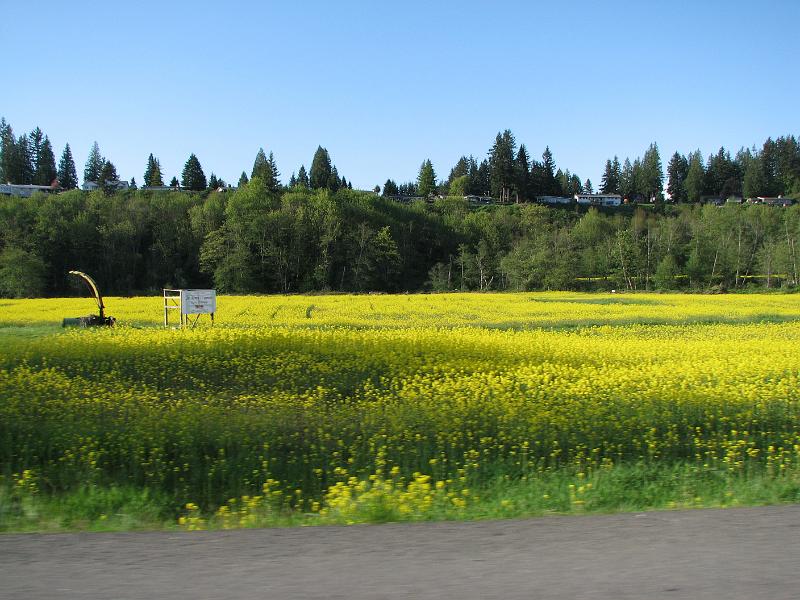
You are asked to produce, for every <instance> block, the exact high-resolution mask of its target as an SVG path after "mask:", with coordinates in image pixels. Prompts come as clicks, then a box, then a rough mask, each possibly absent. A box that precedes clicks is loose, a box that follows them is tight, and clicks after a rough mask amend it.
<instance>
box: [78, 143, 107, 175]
mask: <svg viewBox="0 0 800 600" xmlns="http://www.w3.org/2000/svg"><path fill="white" fill-rule="evenodd" d="M104 162H105V159H104V158H103V155H102V154H100V146H99V145H98V143H97V142H95V143H94V144H92V149H91V150H90V151H89V157H88V158H87V159H86V166H85V167H84V169H83V181H84V183H86V182H87V181H92V182H94V183H99V182H100V171H101V170H102V168H103V163H104Z"/></svg>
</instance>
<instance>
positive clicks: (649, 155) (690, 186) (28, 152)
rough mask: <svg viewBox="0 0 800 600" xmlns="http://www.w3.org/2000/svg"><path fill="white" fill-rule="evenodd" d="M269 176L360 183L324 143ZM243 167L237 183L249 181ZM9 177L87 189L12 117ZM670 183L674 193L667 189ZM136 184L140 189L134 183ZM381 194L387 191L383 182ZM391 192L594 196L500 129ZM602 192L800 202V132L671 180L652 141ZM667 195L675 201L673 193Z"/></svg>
mask: <svg viewBox="0 0 800 600" xmlns="http://www.w3.org/2000/svg"><path fill="white" fill-rule="evenodd" d="M254 176H258V177H260V178H261V179H262V180H263V181H264V182H265V184H266V185H267V187H268V188H269V189H270V190H273V191H275V192H280V191H281V190H285V189H295V188H309V189H314V190H316V189H328V190H330V191H332V192H336V191H337V190H339V189H340V188H348V189H352V187H353V186H352V183H350V182H348V181H347V180H346V179H345V177H344V176H343V175H340V174H339V171H338V169H337V168H336V165H334V164H332V161H331V157H330V154H329V153H328V150H327V149H325V148H323V147H322V146H319V147H318V148H317V150H316V152H315V153H314V156H313V159H312V161H311V167H310V170H309V171H306V168H305V165H301V166H300V168H299V169H298V170H297V172H296V173H295V172H293V173H292V174H291V177H290V178H289V181H288V184H287V185H283V184H282V183H281V181H280V172H279V171H278V167H277V164H276V161H275V157H274V154H273V153H272V152H270V153H269V155H267V154H266V153H265V152H264V149H263V148H260V149H259V150H258V153H257V154H256V158H255V161H254V164H253V168H252V170H251V174H250V177H254ZM250 177H248V175H247V172H246V171H242V174H241V176H240V177H239V180H238V182H237V185H243V184H246V183H247V182H248V180H249V179H250ZM83 179H84V182H95V183H98V184H99V185H100V187H103V188H104V189H105V191H106V192H107V193H109V192H113V191H114V190H115V189H116V186H113V185H109V184H110V183H113V182H116V181H117V180H118V174H117V170H116V167H115V166H114V164H113V163H112V162H111V160H109V159H107V158H106V157H104V156H103V155H102V154H101V152H100V147H99V145H98V143H97V142H95V143H94V144H93V146H92V148H91V150H90V151H89V156H88V158H87V161H86V166H85V168H84V171H83ZM143 179H144V185H145V186H146V187H164V186H165V183H164V182H165V179H164V175H163V172H162V169H161V163H160V161H159V159H158V158H157V157H155V156H154V155H153V154H152V153H151V154H150V155H149V156H148V158H147V162H146V167H145V170H144V178H143ZM0 181H2V182H9V183H19V184H36V185H43V186H49V185H51V184H54V183H57V184H58V187H59V188H61V189H62V190H70V189H74V188H76V187H78V177H77V171H76V167H75V161H74V159H73V156H72V150H71V148H70V146H69V144H66V146H65V147H64V150H63V152H62V154H61V159H60V161H59V163H58V166H56V162H55V155H54V153H53V148H52V144H51V142H50V139H49V138H48V136H47V135H45V134H44V133H43V132H42V130H41V129H40V128H39V127H36V128H35V129H34V130H33V131H31V132H30V133H28V134H22V135H20V136H18V137H15V135H14V132H13V129H12V127H11V125H10V124H9V123H7V122H6V120H5V118H3V119H0ZM665 182H666V187H665V185H664V184H665ZM225 186H227V184H226V182H225V181H224V180H222V179H221V178H219V177H217V176H216V175H215V174H214V173H213V172H212V173H211V176H210V177H208V178H206V175H205V173H204V171H203V167H202V166H201V164H200V161H199V159H198V158H197V156H196V155H195V154H194V153H192V154H191V155H190V156H189V158H188V159H187V161H186V163H185V164H184V167H183V171H182V173H181V179H180V180H178V178H177V177H173V178H172V179H171V181H170V183H169V187H173V188H182V189H185V190H191V191H203V190H213V189H218V188H220V187H225ZM130 187H132V188H134V189H135V188H136V187H137V185H136V179H135V177H133V178H131V180H130ZM374 191H375V192H376V193H378V192H380V191H381V187H380V186H375V188H374ZM382 191H383V195H384V196H407V197H416V196H420V197H424V198H430V197H432V196H441V197H444V196H465V195H479V196H491V197H493V198H496V199H500V200H505V201H506V202H509V201H514V202H526V201H532V200H534V199H535V198H536V197H538V196H568V197H571V196H574V195H575V194H580V193H594V192H595V186H594V185H593V184H592V182H591V180H590V179H588V178H587V179H585V180H582V179H581V177H579V176H578V175H577V174H576V173H573V172H570V170H569V169H568V168H564V169H562V168H561V167H558V166H557V165H556V162H555V159H554V157H553V154H552V152H551V151H550V147H549V146H546V147H545V149H544V151H543V152H542V155H541V160H536V159H535V158H532V157H531V156H530V153H529V152H528V149H527V148H526V146H525V144H520V145H519V146H517V142H516V139H515V137H514V134H513V133H512V132H511V131H510V130H505V131H503V132H498V134H497V136H496V137H495V140H494V143H493V144H492V146H491V148H490V149H489V151H488V153H487V157H486V158H485V159H483V160H481V161H480V162H479V161H478V159H477V158H475V157H474V156H471V155H470V156H466V155H465V156H462V157H461V158H459V159H458V161H457V162H456V164H455V165H454V166H453V167H452V168H451V169H450V172H449V174H448V176H447V178H446V179H440V178H437V174H436V171H435V169H434V166H433V164H432V162H431V161H430V159H425V160H424V161H423V162H422V164H421V166H420V168H419V172H418V176H417V179H416V180H415V181H409V182H405V183H401V184H399V185H398V184H397V183H396V182H395V181H394V180H393V179H391V178H390V179H387V180H386V182H385V183H384V184H383V188H382ZM597 191H599V192H601V193H604V194H619V195H621V196H623V197H624V198H627V199H629V200H630V201H632V202H636V201H645V202H660V201H663V200H664V199H665V198H668V199H670V200H671V201H672V202H676V203H677V202H699V201H701V200H703V199H704V198H720V199H725V198H728V197H730V196H738V197H757V196H769V197H775V196H800V143H798V141H797V139H796V138H795V136H793V135H789V136H781V137H779V138H777V139H776V140H773V139H772V138H767V140H766V141H765V142H764V143H763V145H762V146H761V148H756V147H753V148H740V149H739V150H738V151H737V152H736V153H735V154H731V152H730V151H729V150H726V149H725V148H724V147H721V148H720V149H719V151H718V152H717V153H716V154H711V155H710V156H708V157H707V159H706V158H704V157H703V155H702V153H701V152H700V150H695V151H693V152H689V153H688V154H681V153H680V152H677V151H676V152H675V153H674V154H673V155H672V156H671V158H670V160H669V163H668V164H667V168H666V176H665V173H664V169H663V166H662V161H661V156H660V152H659V149H658V145H657V144H656V143H652V144H650V146H649V147H648V148H647V149H646V150H645V152H644V154H643V156H642V157H641V158H640V157H635V158H634V159H633V161H631V159H630V158H625V160H624V161H622V162H620V159H619V157H617V156H614V157H613V158H609V159H608V160H606V163H605V167H604V169H603V175H602V179H601V181H600V184H599V186H597ZM665 192H666V195H665Z"/></svg>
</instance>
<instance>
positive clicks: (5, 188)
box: [0, 183, 58, 198]
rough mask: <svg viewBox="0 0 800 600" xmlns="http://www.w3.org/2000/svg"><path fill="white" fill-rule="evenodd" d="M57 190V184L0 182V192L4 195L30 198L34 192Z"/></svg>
mask: <svg viewBox="0 0 800 600" xmlns="http://www.w3.org/2000/svg"><path fill="white" fill-rule="evenodd" d="M57 190H58V185H22V184H17V183H0V194H3V195H4V196H18V197H20V198H30V197H31V196H33V194H34V193H35V192H45V193H52V192H55V191H57Z"/></svg>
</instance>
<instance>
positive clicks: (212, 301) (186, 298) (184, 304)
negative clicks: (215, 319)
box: [181, 290, 217, 315]
mask: <svg viewBox="0 0 800 600" xmlns="http://www.w3.org/2000/svg"><path fill="white" fill-rule="evenodd" d="M181 296H182V298H181V313H183V314H184V315H200V314H208V313H215V312H217V291H216V290H182V291H181Z"/></svg>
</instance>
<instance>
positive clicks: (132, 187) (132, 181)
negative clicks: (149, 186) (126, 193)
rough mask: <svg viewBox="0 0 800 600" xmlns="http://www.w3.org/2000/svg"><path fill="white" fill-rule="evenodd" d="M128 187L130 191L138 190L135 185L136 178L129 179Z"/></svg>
mask: <svg viewBox="0 0 800 600" xmlns="http://www.w3.org/2000/svg"><path fill="white" fill-rule="evenodd" d="M130 187H131V189H132V190H135V189H138V187H139V186H137V185H136V177H131V183H130Z"/></svg>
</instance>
